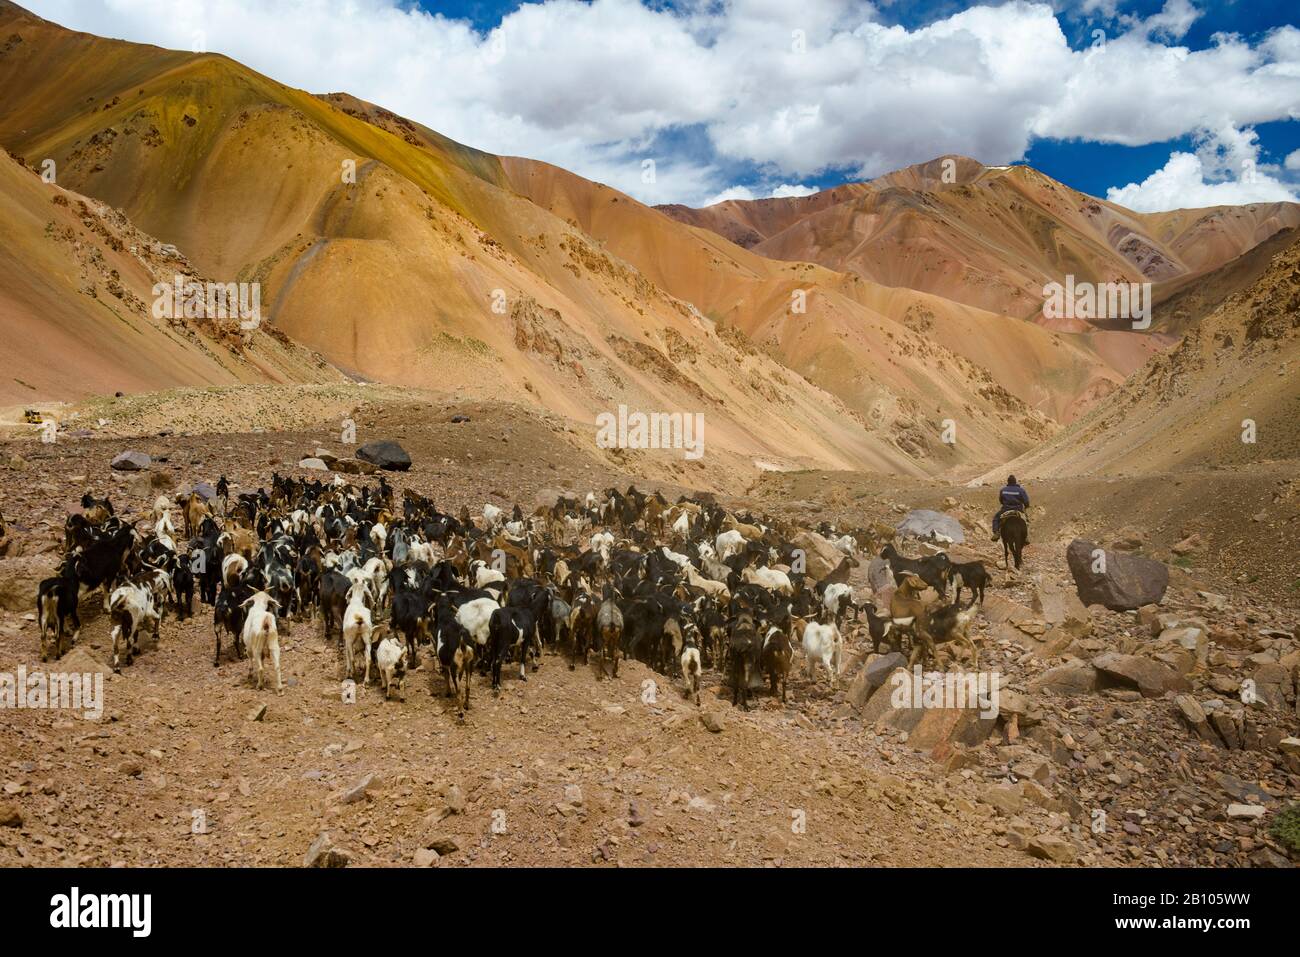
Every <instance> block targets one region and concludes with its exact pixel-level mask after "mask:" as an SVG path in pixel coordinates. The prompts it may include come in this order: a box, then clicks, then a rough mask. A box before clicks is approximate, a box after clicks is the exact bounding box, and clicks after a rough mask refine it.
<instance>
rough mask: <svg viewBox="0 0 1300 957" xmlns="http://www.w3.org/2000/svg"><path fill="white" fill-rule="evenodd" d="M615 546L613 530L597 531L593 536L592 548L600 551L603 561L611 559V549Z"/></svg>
mask: <svg viewBox="0 0 1300 957" xmlns="http://www.w3.org/2000/svg"><path fill="white" fill-rule="evenodd" d="M613 547H614V534H613V533H612V532H597V533H596V534H595V535H592V536H591V550H592V551H594V552H600V557H601V560H602V561H606V562H607V561H609V550H610V549H611V548H613Z"/></svg>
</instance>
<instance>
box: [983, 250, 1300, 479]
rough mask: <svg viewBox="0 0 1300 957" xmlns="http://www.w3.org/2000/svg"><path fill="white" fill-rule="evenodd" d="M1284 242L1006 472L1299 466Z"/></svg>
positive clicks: (1298, 273)
mask: <svg viewBox="0 0 1300 957" xmlns="http://www.w3.org/2000/svg"><path fill="white" fill-rule="evenodd" d="M1290 239H1291V241H1290V243H1289V244H1288V245H1287V246H1285V247H1284V248H1282V249H1281V250H1280V251H1278V252H1276V253H1274V255H1273V256H1272V257H1271V258H1270V259H1269V260H1268V262H1267V264H1266V266H1265V268H1264V269H1263V271H1262V272H1261V273H1260V275H1259V276H1258V278H1256V279H1255V280H1254V281H1253V282H1252V283H1250V284H1249V285H1247V286H1246V287H1245V288H1242V289H1240V290H1239V291H1237V292H1235V293H1233V294H1232V295H1230V296H1228V297H1227V298H1226V299H1225V300H1224V301H1223V302H1222V304H1220V305H1219V306H1218V307H1217V308H1216V309H1215V310H1214V311H1213V312H1212V313H1211V314H1210V315H1208V316H1206V317H1204V318H1203V319H1201V320H1200V322H1198V323H1196V324H1195V325H1194V326H1193V327H1192V328H1191V329H1190V330H1189V331H1188V333H1187V335H1186V336H1185V337H1184V338H1183V339H1182V341H1181V342H1179V344H1178V345H1177V346H1176V347H1175V348H1173V349H1171V350H1170V351H1169V352H1167V353H1164V354H1161V355H1159V356H1157V357H1155V358H1154V359H1152V361H1151V362H1149V363H1148V364H1147V365H1146V366H1144V367H1143V368H1142V369H1140V370H1139V371H1138V372H1136V373H1135V374H1134V375H1133V376H1131V377H1130V378H1129V379H1128V380H1127V381H1126V382H1125V383H1124V385H1123V386H1122V387H1121V388H1120V389H1118V390H1116V391H1115V392H1114V393H1113V394H1112V395H1110V396H1109V397H1108V398H1107V399H1106V400H1104V401H1103V402H1101V403H1099V404H1098V405H1097V407H1096V408H1094V409H1093V410H1092V411H1091V412H1090V413H1089V414H1088V415H1086V416H1084V417H1083V418H1082V419H1080V420H1079V421H1078V422H1076V423H1074V424H1073V425H1072V426H1071V427H1070V428H1069V429H1067V430H1066V431H1064V432H1062V433H1061V434H1060V435H1058V436H1057V437H1055V438H1054V439H1053V440H1052V441H1050V442H1048V443H1046V444H1045V445H1044V446H1043V447H1042V448H1041V449H1036V450H1034V451H1032V452H1030V453H1028V454H1026V455H1025V456H1023V457H1022V458H1020V459H1019V460H1017V461H1016V462H1014V463H1013V465H1012V470H1013V471H1014V472H1015V473H1016V474H1017V475H1026V476H1030V477H1039V476H1059V475H1085V474H1091V473H1105V474H1124V475H1139V474H1151V473H1157V472H1174V471H1178V470H1184V469H1193V468H1232V467H1241V466H1246V465H1249V464H1252V463H1259V462H1268V461H1280V460H1287V459H1295V458H1300V429H1297V428H1296V421H1297V420H1298V419H1300V385H1297V383H1298V382H1300V237H1296V236H1295V235H1291V237H1290ZM990 477H991V478H993V479H995V480H996V478H997V475H996V474H994V475H991V476H990Z"/></svg>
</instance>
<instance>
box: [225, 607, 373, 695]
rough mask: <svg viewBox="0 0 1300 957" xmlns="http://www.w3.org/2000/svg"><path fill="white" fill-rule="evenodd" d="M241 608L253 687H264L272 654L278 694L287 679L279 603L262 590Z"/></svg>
mask: <svg viewBox="0 0 1300 957" xmlns="http://www.w3.org/2000/svg"><path fill="white" fill-rule="evenodd" d="M240 607H241V608H243V609H244V611H245V615H244V635H243V637H244V646H245V647H246V648H247V649H248V659H249V663H250V665H251V668H250V671H251V675H250V677H252V679H253V686H254V687H255V688H256V689H257V690H258V691H261V690H262V673H263V664H264V659H265V658H266V656H268V655H269V656H270V658H271V667H273V668H274V669H275V693H276V694H278V695H281V694H284V682H283V681H282V680H281V679H280V636H279V633H278V632H277V631H276V627H275V609H277V608H279V603H278V602H277V601H276V600H275V599H274V598H272V597H271V595H270V594H269V593H267V592H264V591H259V592H254V593H253V594H252V595H250V596H249V597H248V598H246V599H245V600H244V601H243V602H242V603H241V604H240ZM366 650H367V651H369V648H368V647H367V649H366Z"/></svg>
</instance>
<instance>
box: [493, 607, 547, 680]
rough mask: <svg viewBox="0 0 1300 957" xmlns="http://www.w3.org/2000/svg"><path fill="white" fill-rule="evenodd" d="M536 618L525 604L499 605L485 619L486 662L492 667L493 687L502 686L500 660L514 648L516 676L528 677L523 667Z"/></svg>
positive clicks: (529, 651)
mask: <svg viewBox="0 0 1300 957" xmlns="http://www.w3.org/2000/svg"><path fill="white" fill-rule="evenodd" d="M535 628H536V621H535V619H534V618H533V612H532V610H531V609H528V608H509V607H507V608H498V609H496V610H495V611H493V612H492V617H491V619H490V620H489V622H488V663H489V666H490V668H491V671H492V690H493V691H494V692H500V690H501V662H502V661H504V660H505V656H506V654H507V653H508V652H510V651H511V650H513V651H514V652H515V654H516V655H518V657H519V680H520V681H527V680H528V674H527V669H526V668H525V667H524V666H525V663H526V662H527V659H528V656H529V655H530V654H531V645H532V641H533V632H534V630H535Z"/></svg>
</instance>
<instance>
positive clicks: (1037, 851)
mask: <svg viewBox="0 0 1300 957" xmlns="http://www.w3.org/2000/svg"><path fill="white" fill-rule="evenodd" d="M1026 850H1028V852H1029V856H1030V857H1037V858H1039V859H1040V860H1044V861H1055V862H1056V863H1057V864H1072V863H1074V861H1075V859H1076V858H1077V857H1078V856H1079V851H1078V849H1077V848H1076V847H1075V846H1074V845H1073V844H1071V843H1070V842H1069V841H1067V840H1066V839H1065V838H1063V837H1057V836H1056V835H1055V834H1040V835H1038V836H1037V837H1035V838H1032V839H1031V840H1030V841H1029V846H1028V847H1027V848H1026Z"/></svg>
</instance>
